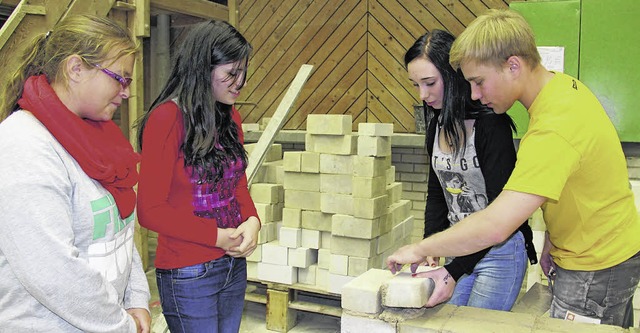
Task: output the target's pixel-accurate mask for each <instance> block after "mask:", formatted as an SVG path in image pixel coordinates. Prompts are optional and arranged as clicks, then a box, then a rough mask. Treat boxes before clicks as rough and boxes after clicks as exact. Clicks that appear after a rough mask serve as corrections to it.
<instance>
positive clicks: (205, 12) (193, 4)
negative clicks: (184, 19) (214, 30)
mask: <svg viewBox="0 0 640 333" xmlns="http://www.w3.org/2000/svg"><path fill="white" fill-rule="evenodd" d="M150 1H151V2H150V5H151V7H153V8H157V9H161V10H166V11H170V12H174V13H180V14H186V15H191V16H195V17H200V18H204V19H208V20H211V19H216V20H223V21H228V20H229V8H227V6H223V5H221V4H217V3H215V2H211V1H206V0H181V1H175V0H150Z"/></svg>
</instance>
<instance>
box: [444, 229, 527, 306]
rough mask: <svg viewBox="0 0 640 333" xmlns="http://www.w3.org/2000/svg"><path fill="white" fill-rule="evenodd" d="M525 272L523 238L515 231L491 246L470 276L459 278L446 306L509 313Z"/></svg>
mask: <svg viewBox="0 0 640 333" xmlns="http://www.w3.org/2000/svg"><path fill="white" fill-rule="evenodd" d="M526 269H527V253H526V250H525V246H524V237H523V236H522V233H521V232H519V231H518V232H517V233H515V234H514V235H512V236H511V237H510V238H509V239H507V240H506V241H504V242H503V243H501V244H497V245H495V246H493V248H491V250H489V252H488V253H487V254H486V255H485V256H484V258H482V260H480V262H478V263H477V264H476V267H475V268H474V270H473V273H471V274H470V275H468V274H465V275H463V276H462V277H461V278H460V279H458V282H457V283H456V288H455V290H454V291H453V296H451V299H450V300H449V304H454V305H465V306H473V307H477V308H484V309H492V310H503V311H509V310H511V307H512V306H513V304H514V303H515V301H516V298H517V297H518V294H519V293H520V288H521V287H522V281H523V279H524V274H525V272H526Z"/></svg>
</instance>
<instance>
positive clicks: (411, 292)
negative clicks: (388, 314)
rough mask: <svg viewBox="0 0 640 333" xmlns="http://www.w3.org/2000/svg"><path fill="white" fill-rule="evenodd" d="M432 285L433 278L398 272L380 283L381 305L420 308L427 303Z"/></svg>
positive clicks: (433, 285)
mask: <svg viewBox="0 0 640 333" xmlns="http://www.w3.org/2000/svg"><path fill="white" fill-rule="evenodd" d="M434 287H435V283H434V282H433V279H430V278H418V277H413V276H412V274H411V272H400V273H398V274H396V275H395V276H394V277H393V278H392V279H390V280H388V281H387V282H385V283H384V284H383V285H382V288H381V289H380V291H381V293H382V305H384V306H389V307H398V308H421V307H423V306H424V305H425V304H427V301H428V300H429V297H430V296H431V293H432V292H433V288H434Z"/></svg>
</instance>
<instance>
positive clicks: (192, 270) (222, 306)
mask: <svg viewBox="0 0 640 333" xmlns="http://www.w3.org/2000/svg"><path fill="white" fill-rule="evenodd" d="M156 279H157V282H158V292H159V294H160V302H161V304H162V313H163V314H164V317H165V319H166V320H167V325H168V326H169V330H170V331H171V333H181V332H184V333H202V332H212V333H217V332H220V333H231V332H233V333H237V332H238V331H239V329H240V319H241V318H242V310H243V308H244V294H245V290H246V287H247V262H246V260H245V259H244V258H233V257H229V256H223V257H221V258H219V259H216V260H212V261H209V262H205V263H202V264H197V265H193V266H187V267H182V268H175V269H156Z"/></svg>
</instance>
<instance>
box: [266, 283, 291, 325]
mask: <svg viewBox="0 0 640 333" xmlns="http://www.w3.org/2000/svg"><path fill="white" fill-rule="evenodd" d="M291 293H292V291H291V290H276V289H271V288H269V289H267V329H268V330H272V331H277V332H288V331H289V330H290V329H291V328H292V327H294V326H296V320H297V311H296V310H293V309H290V308H289V300H290V299H291V298H292V294H291Z"/></svg>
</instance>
